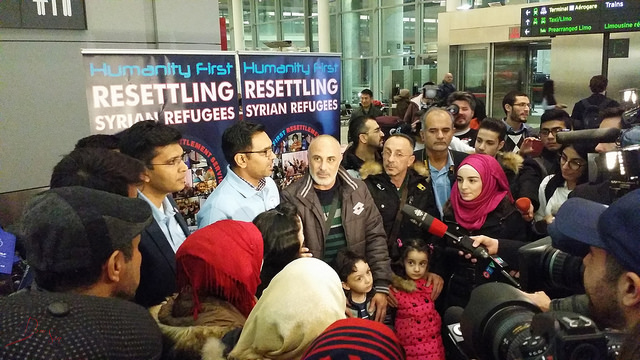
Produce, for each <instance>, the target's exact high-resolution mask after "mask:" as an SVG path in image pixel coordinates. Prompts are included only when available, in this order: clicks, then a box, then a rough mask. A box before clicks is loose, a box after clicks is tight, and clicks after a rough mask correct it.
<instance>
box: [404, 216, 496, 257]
mask: <svg viewBox="0 0 640 360" xmlns="http://www.w3.org/2000/svg"><path fill="white" fill-rule="evenodd" d="M402 212H403V213H404V214H405V215H407V216H409V221H411V222H412V223H413V224H415V225H417V226H419V227H421V228H423V229H425V230H427V231H428V232H429V233H430V234H432V235H435V236H437V237H439V238H444V237H446V238H447V239H448V240H449V241H450V242H451V243H452V245H453V246H454V247H455V248H457V249H460V250H462V251H464V252H466V253H468V254H471V255H472V256H473V257H475V258H479V259H488V258H489V257H490V256H489V252H487V248H486V247H484V246H483V245H480V246H478V247H474V246H473V240H471V238H470V237H468V236H456V235H454V234H452V233H450V232H449V231H448V228H449V227H448V226H447V225H446V224H445V223H443V222H442V221H440V220H438V219H436V218H434V217H433V216H431V215H429V214H428V213H427V212H426V211H422V210H420V209H418V208H417V207H415V206H411V205H409V204H405V205H404V207H403V208H402Z"/></svg>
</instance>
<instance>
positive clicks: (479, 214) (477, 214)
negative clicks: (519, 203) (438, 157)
mask: <svg viewBox="0 0 640 360" xmlns="http://www.w3.org/2000/svg"><path fill="white" fill-rule="evenodd" d="M464 165H469V166H471V167H472V168H474V169H475V170H476V171H477V172H478V174H480V179H481V180H482V191H481V192H480V195H478V197H477V198H475V199H473V200H471V201H465V200H462V197H461V196H460V191H459V190H458V184H455V185H454V186H453V188H452V189H451V207H452V208H453V214H454V216H455V218H456V222H457V223H458V224H460V226H462V227H463V228H465V229H466V230H467V231H474V230H478V229H480V228H481V227H482V225H484V222H485V221H486V220H487V215H488V214H489V213H490V212H492V211H493V210H495V209H496V207H498V204H500V202H501V201H502V199H504V197H505V196H506V195H508V196H509V201H511V202H512V203H513V197H512V196H511V191H510V190H509V181H507V176H506V175H505V174H504V170H502V167H501V166H500V164H499V163H498V161H497V160H496V159H495V158H494V157H493V156H490V155H484V154H473V155H469V156H467V157H466V158H465V159H464V160H463V161H462V162H461V163H460V166H459V167H458V169H460V167H462V166H464Z"/></svg>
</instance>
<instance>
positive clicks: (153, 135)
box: [119, 120, 182, 169]
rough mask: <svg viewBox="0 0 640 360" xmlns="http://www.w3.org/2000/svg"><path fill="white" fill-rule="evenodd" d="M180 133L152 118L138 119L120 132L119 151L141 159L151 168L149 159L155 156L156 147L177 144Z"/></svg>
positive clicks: (180, 137)
mask: <svg viewBox="0 0 640 360" xmlns="http://www.w3.org/2000/svg"><path fill="white" fill-rule="evenodd" d="M180 139H182V134H180V131H178V130H177V129H175V128H172V127H171V126H168V125H164V124H162V123H159V122H155V121H154V120H146V121H140V122H137V123H135V124H133V126H131V127H130V128H128V129H127V130H125V131H123V132H122V133H121V134H120V145H119V148H120V152H121V153H123V154H126V155H129V156H131V157H134V158H136V159H138V160H140V161H142V162H143V163H144V164H145V166H147V167H148V168H150V169H152V168H153V166H152V165H150V163H151V160H152V159H153V158H154V157H156V155H157V152H156V148H158V147H163V146H167V145H171V144H178V143H179V142H180Z"/></svg>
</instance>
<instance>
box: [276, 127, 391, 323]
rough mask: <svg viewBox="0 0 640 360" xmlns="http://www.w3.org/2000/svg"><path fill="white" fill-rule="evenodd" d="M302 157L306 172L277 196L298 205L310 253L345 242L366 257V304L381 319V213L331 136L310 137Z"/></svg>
mask: <svg viewBox="0 0 640 360" xmlns="http://www.w3.org/2000/svg"><path fill="white" fill-rule="evenodd" d="M308 158H309V172H308V173H307V174H306V175H305V176H304V177H303V178H301V179H299V180H298V181H296V182H294V183H293V184H291V185H290V186H288V187H287V188H285V189H284V190H283V191H282V193H281V196H282V201H283V202H285V201H286V202H290V203H292V204H294V205H295V206H296V207H297V208H298V214H299V215H300V218H301V219H302V224H303V225H304V238H305V245H306V247H308V248H309V251H310V252H311V253H312V254H313V256H314V257H317V258H319V259H322V260H324V261H326V262H327V263H332V262H333V260H334V259H335V257H336V254H337V253H338V251H340V250H342V249H345V248H347V249H349V250H351V251H353V252H355V253H356V254H358V255H360V256H363V257H365V258H366V259H367V262H368V263H369V267H370V268H371V272H372V274H373V288H374V289H375V295H374V297H373V299H372V300H371V305H370V307H369V310H370V311H375V320H376V321H382V320H383V319H384V317H385V314H386V310H387V295H388V294H389V285H390V284H391V264H390V260H389V251H388V249H387V241H386V234H385V231H384V227H383V223H382V217H381V216H380V213H379V212H378V209H377V208H376V204H375V203H374V201H373V198H372V197H371V194H370V193H369V190H367V186H366V185H365V184H364V183H363V182H362V181H361V180H357V179H354V178H352V177H351V176H350V175H349V174H348V173H347V171H346V170H345V169H344V168H343V167H341V166H340V162H341V161H342V154H341V153H340V143H338V141H337V140H336V139H335V138H333V137H332V136H329V135H320V136H318V137H317V138H315V139H314V140H313V141H312V142H311V145H309V151H308Z"/></svg>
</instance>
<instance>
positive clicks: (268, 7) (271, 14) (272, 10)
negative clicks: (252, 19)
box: [256, 0, 276, 23]
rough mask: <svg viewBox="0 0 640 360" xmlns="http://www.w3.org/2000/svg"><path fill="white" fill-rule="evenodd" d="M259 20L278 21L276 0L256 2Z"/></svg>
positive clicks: (259, 21)
mask: <svg viewBox="0 0 640 360" xmlns="http://www.w3.org/2000/svg"><path fill="white" fill-rule="evenodd" d="M256 10H257V15H258V17H257V22H258V23H261V22H267V21H276V2H275V0H262V1H258V2H256Z"/></svg>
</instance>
